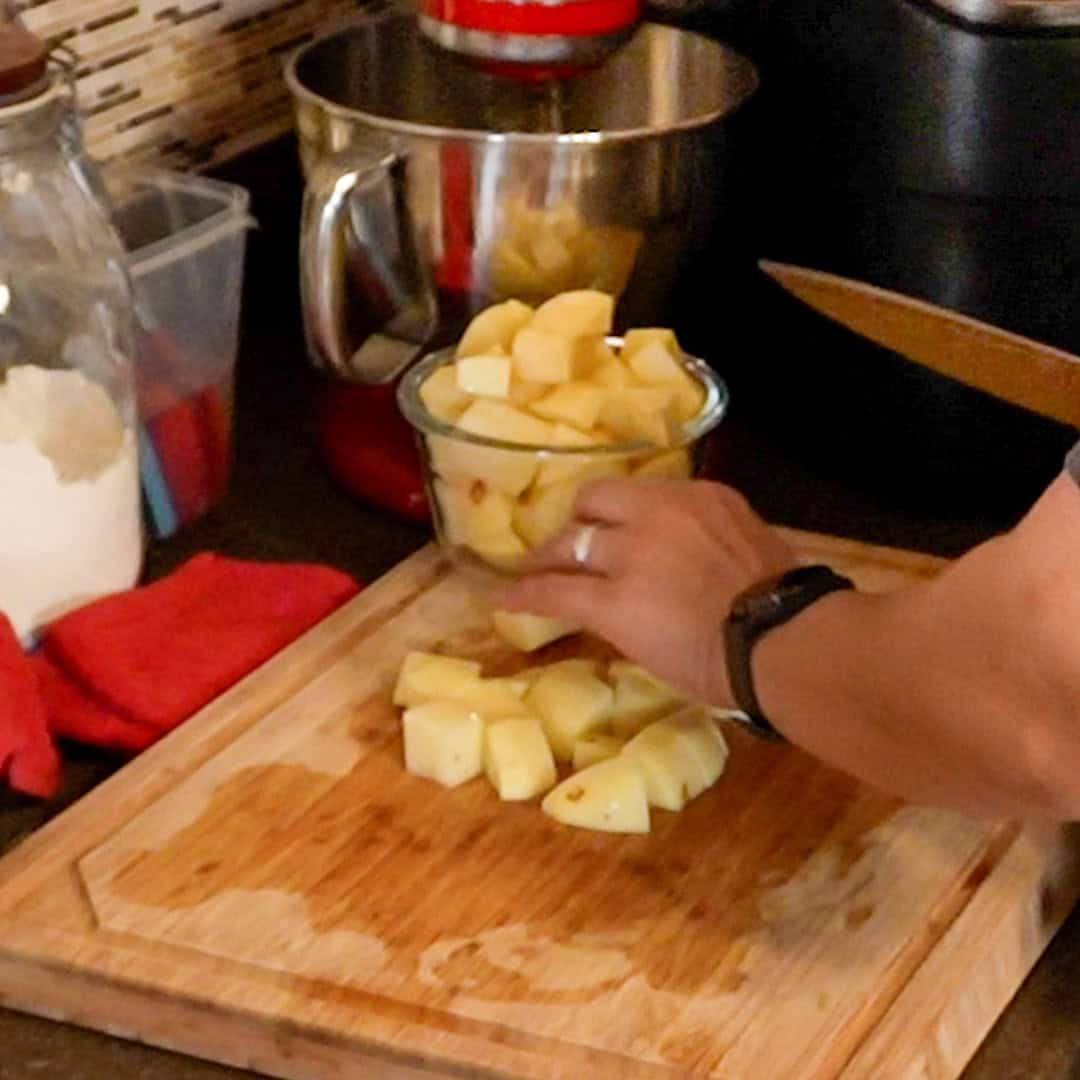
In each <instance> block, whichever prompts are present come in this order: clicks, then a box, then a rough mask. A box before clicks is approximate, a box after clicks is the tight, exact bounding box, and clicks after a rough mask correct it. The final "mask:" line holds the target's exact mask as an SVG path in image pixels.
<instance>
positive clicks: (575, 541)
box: [521, 520, 616, 574]
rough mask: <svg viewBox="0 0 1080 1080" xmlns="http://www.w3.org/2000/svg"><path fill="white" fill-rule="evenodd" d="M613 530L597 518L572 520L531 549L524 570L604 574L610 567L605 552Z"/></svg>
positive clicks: (533, 572)
mask: <svg viewBox="0 0 1080 1080" xmlns="http://www.w3.org/2000/svg"><path fill="white" fill-rule="evenodd" d="M615 531H616V530H615V529H614V528H612V527H611V526H609V525H598V524H597V523H596V522H591V521H590V522H582V521H578V520H574V521H571V522H570V523H569V524H568V525H567V526H566V527H565V528H564V529H562V530H561V531H560V532H558V533H556V535H555V536H553V537H552V538H551V539H550V540H548V541H547V543H545V544H543V545H541V546H540V547H538V548H537V549H536V550H535V551H533V552H530V554H529V555H528V556H527V557H526V559H525V561H524V563H523V564H522V567H521V572H522V573H523V574H538V573H547V572H551V571H565V572H567V573H579V574H603V573H606V572H608V570H609V568H610V563H609V560H608V559H607V558H606V552H607V549H608V547H609V545H610V542H611V539H612V536H611V534H612V533H613V532H615Z"/></svg>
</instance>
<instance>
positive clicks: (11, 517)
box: [0, 364, 143, 643]
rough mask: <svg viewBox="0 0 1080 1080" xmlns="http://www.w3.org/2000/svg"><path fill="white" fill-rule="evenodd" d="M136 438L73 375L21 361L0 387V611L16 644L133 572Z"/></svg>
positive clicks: (129, 579)
mask: <svg viewBox="0 0 1080 1080" xmlns="http://www.w3.org/2000/svg"><path fill="white" fill-rule="evenodd" d="M142 553H143V545H142V520H141V506H140V495H139V468H138V454H137V451H136V445H135V436H134V433H133V432H132V431H131V429H130V428H129V427H127V426H126V425H125V424H124V422H123V420H122V418H121V416H120V414H119V412H118V411H117V408H116V406H115V405H114V403H113V401H112V399H111V398H110V397H109V396H108V394H107V393H106V392H105V391H104V390H103V389H102V388H101V387H100V386H98V385H97V384H96V383H94V382H93V381H91V380H90V379H88V378H86V376H84V375H83V374H82V373H81V372H78V371H74V370H60V371H52V370H47V369H45V368H40V367H37V366H34V365H29V364H24V365H19V366H16V367H12V368H9V369H8V371H7V375H6V379H5V381H4V382H3V383H0V611H2V612H3V613H4V614H5V615H6V616H7V617H8V618H9V619H10V620H11V623H12V625H13V626H14V628H15V633H16V634H17V635H18V636H19V637H20V639H21V640H22V641H23V642H24V643H28V642H29V641H30V639H31V636H32V634H33V631H34V630H35V629H37V628H38V627H40V626H42V625H44V624H45V623H46V622H48V621H49V620H51V619H53V618H56V617H57V616H58V615H60V614H62V613H63V612H65V611H69V610H71V609H72V608H75V607H78V606H80V605H82V604H83V603H86V602H87V601H89V600H91V599H94V598H96V597H99V596H102V595H104V594H106V593H110V592H116V591H119V590H121V589H127V588H130V586H132V585H133V584H135V581H136V580H137V579H138V576H139V570H140V568H141V566H142Z"/></svg>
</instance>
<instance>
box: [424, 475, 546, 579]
mask: <svg viewBox="0 0 1080 1080" xmlns="http://www.w3.org/2000/svg"><path fill="white" fill-rule="evenodd" d="M433 487H434V490H435V498H436V499H437V501H438V504H439V513H440V515H441V517H442V522H443V529H444V532H445V534H446V538H447V540H448V541H449V543H451V544H454V545H459V544H460V545H462V546H464V547H467V548H471V549H472V550H473V551H475V552H477V554H479V555H482V556H484V557H485V558H490V559H492V560H500V561H502V562H507V563H509V562H512V561H513V560H515V559H518V558H520V557H521V556H522V555H524V554H525V552H526V550H527V549H526V547H525V544H524V543H523V542H522V539H521V537H520V536H518V534H517V533H516V532H515V531H514V525H513V513H514V503H513V501H512V500H511V499H510V498H509V497H508V496H506V495H504V494H502V493H501V492H499V491H495V490H492V489H488V490H483V488H482V485H480V486H479V487H477V488H475V489H470V490H464V489H462V488H458V487H454V486H453V485H451V484H446V483H444V482H442V481H440V480H436V481H435V483H434V485H433Z"/></svg>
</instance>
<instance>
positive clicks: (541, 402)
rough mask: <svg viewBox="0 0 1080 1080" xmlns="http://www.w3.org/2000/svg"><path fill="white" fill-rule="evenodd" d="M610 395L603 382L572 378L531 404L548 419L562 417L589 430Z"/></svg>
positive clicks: (578, 426) (534, 411)
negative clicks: (601, 384) (595, 382)
mask: <svg viewBox="0 0 1080 1080" xmlns="http://www.w3.org/2000/svg"><path fill="white" fill-rule="evenodd" d="M607 396H608V395H607V390H606V389H605V388H604V387H602V386H592V385H590V384H589V383H587V382H579V381H576V380H573V379H571V380H570V381H569V382H564V383H561V384H560V385H558V386H556V387H555V388H554V389H553V390H550V391H548V393H546V394H545V395H544V396H543V397H541V398H537V399H536V400H535V401H533V402H532V403H531V404H530V406H529V408H530V409H531V410H532V411H533V413H535V414H536V415H537V416H542V417H543V418H544V419H545V420H562V421H564V422H565V423H567V424H573V425H574V427H576V428H579V429H580V430H582V431H588V430H589V429H590V428H591V427H592V426H593V425H594V424H595V423H596V419H597V417H598V416H599V415H600V407H601V406H602V405H603V404H604V401H605V400H606V398H607Z"/></svg>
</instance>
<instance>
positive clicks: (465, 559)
mask: <svg viewBox="0 0 1080 1080" xmlns="http://www.w3.org/2000/svg"><path fill="white" fill-rule="evenodd" d="M607 344H608V345H610V346H611V347H612V348H613V349H615V350H616V351H618V350H619V349H620V348H621V346H622V339H621V338H618V337H609V338H607ZM454 359H455V353H454V349H453V348H452V347H451V348H447V349H441V350H440V351H438V352H433V353H429V354H428V355H427V356H425V357H424V358H423V359H421V360H420V361H419V362H418V363H416V364H415V365H414V366H413V367H412V368H410V369H409V370H408V371H407V372H406V373H405V375H404V376H403V377H402V379H401V381H400V383H399V384H398V390H397V398H398V405H399V407H400V409H401V412H402V414H403V415H404V416H405V418H406V419H407V420H408V422H409V423H410V424H411V425H412V428H413V430H414V432H415V433H416V437H417V442H418V444H419V449H420V459H421V462H422V465H423V471H424V483H425V486H426V489H427V496H428V500H429V502H430V504H431V511H432V520H433V522H434V527H435V537H436V540H437V541H438V543H439V544H440V545H441V546H442V547H444V548H445V549H446V550H447V551H448V552H449V553H450V554H451V556H452V558H453V559H454V560H455V561H456V562H458V563H459V564H462V565H465V566H466V567H472V568H478V567H483V568H487V569H494V570H496V571H500V572H502V573H504V574H512V573H513V572H514V571H515V570H516V569H517V567H518V566H519V564H520V562H521V560H522V559H523V558H524V557H525V555H527V554H528V552H529V551H531V550H532V549H533V548H535V547H538V546H540V545H541V544H542V543H544V541H546V540H547V539H549V538H550V537H551V536H553V535H554V534H555V533H557V532H558V531H559V529H561V528H562V527H563V525H565V524H566V522H567V521H568V520H569V519H570V518H571V516H572V515H573V507H574V500H575V498H576V495H577V491H578V489H579V488H580V487H581V486H582V484H584V483H586V482H587V481H589V480H594V479H597V478H599V477H602V476H629V477H631V478H632V477H634V476H673V477H674V476H681V477H689V476H694V475H697V474H698V473H699V471H700V469H701V467H702V464H703V460H704V449H705V445H706V440H707V437H708V435H709V434H710V433H711V432H712V431H713V430H714V429H715V428H716V427H717V425H718V424H719V423H720V421H721V420H722V419H723V416H724V414H725V413H726V411H727V407H728V392H727V387H726V385H725V384H724V382H723V380H722V379H721V378H720V377H719V376H718V375H717V374H716V373H715V372H714V371H713V370H712V368H710V367H709V365H708V364H707V363H705V361H704V360H701V359H699V358H698V357H693V356H686V357H684V366H685V368H686V370H687V371H688V372H689V373H690V374H691V375H692V376H693V377H694V378H695V379H696V380H697V381H698V383H699V384H700V385H701V387H702V388H703V389H704V391H705V397H704V401H703V402H702V405H701V408H700V409H699V410H698V412H697V414H696V415H695V416H693V417H692V418H691V419H689V420H687V421H686V422H684V423H683V424H682V425H681V427H680V429H679V431H678V433H677V436H676V437H675V438H674V439H673V440H672V445H670V446H665V447H658V446H655V445H653V444H652V443H649V442H645V441H642V440H638V441H634V442H618V443H609V444H602V445H590V446H585V447H581V446H554V445H537V444H532V443H521V442H505V441H502V440H500V439H493V438H485V437H484V436H482V435H477V434H473V433H472V432H469V431H465V430H463V429H462V428H459V427H455V426H454V425H453V424H450V423H448V422H447V421H445V420H441V419H440V418H439V417H437V416H435V415H433V414H432V413H431V412H430V411H429V410H428V408H427V407H426V406H425V405H424V402H423V400H422V399H421V396H420V387H421V386H422V385H423V383H424V382H425V380H426V379H427V378H428V377H429V376H430V375H431V374H432V372H434V371H435V370H436V369H437V368H440V367H442V366H443V365H445V364H451V363H453V362H454Z"/></svg>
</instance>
